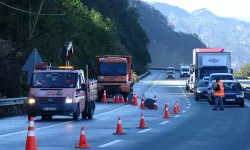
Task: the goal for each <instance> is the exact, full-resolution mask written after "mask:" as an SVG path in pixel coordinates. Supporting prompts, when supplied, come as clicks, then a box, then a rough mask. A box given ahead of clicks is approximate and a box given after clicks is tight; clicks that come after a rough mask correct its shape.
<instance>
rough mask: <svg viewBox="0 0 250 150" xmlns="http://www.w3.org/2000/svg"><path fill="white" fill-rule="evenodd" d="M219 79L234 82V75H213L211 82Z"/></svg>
mask: <svg viewBox="0 0 250 150" xmlns="http://www.w3.org/2000/svg"><path fill="white" fill-rule="evenodd" d="M217 78H219V79H220V80H234V77H233V75H212V76H211V81H213V80H216V79H217Z"/></svg>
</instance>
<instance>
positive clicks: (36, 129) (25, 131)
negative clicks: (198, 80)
mask: <svg viewBox="0 0 250 150" xmlns="http://www.w3.org/2000/svg"><path fill="white" fill-rule="evenodd" d="M128 106H129V105H126V106H123V107H120V108H117V109H114V110H110V111H107V112H104V113H100V114H97V115H94V117H97V116H101V115H105V114H108V113H111V112H115V111H117V110H120V109H123V108H125V107H128ZM70 122H74V121H66V122H62V123H57V124H53V125H49V126H45V127H40V128H35V131H38V130H42V129H47V128H51V127H55V126H58V125H63V124H67V123H70ZM19 133H27V130H24V131H18V132H12V133H6V134H2V135H0V137H5V136H10V135H15V134H19Z"/></svg>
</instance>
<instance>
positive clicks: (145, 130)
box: [137, 129, 152, 133]
mask: <svg viewBox="0 0 250 150" xmlns="http://www.w3.org/2000/svg"><path fill="white" fill-rule="evenodd" d="M150 130H152V129H144V130H141V131H138V132H137V133H144V132H148V131H150Z"/></svg>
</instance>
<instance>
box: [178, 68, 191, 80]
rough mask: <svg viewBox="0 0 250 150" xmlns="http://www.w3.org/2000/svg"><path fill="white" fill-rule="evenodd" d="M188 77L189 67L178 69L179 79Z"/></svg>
mask: <svg viewBox="0 0 250 150" xmlns="http://www.w3.org/2000/svg"><path fill="white" fill-rule="evenodd" d="M189 76H190V67H189V66H181V68H180V77H181V78H182V77H189Z"/></svg>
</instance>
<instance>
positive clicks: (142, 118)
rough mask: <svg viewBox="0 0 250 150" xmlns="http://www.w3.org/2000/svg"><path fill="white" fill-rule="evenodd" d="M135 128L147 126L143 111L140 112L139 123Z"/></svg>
mask: <svg viewBox="0 0 250 150" xmlns="http://www.w3.org/2000/svg"><path fill="white" fill-rule="evenodd" d="M137 128H139V129H145V128H147V127H146V123H145V119H144V114H143V113H142V114H141V119H140V124H139V127H137Z"/></svg>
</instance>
